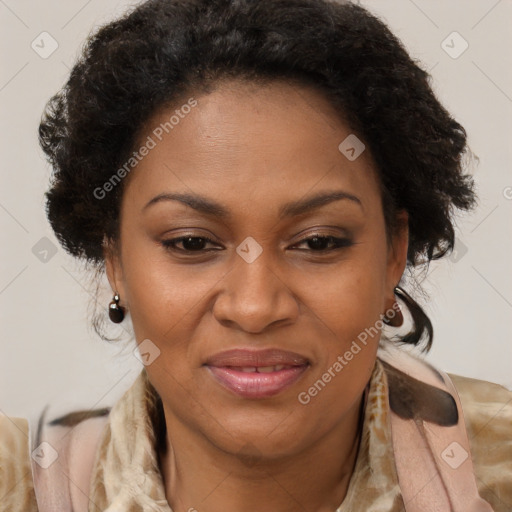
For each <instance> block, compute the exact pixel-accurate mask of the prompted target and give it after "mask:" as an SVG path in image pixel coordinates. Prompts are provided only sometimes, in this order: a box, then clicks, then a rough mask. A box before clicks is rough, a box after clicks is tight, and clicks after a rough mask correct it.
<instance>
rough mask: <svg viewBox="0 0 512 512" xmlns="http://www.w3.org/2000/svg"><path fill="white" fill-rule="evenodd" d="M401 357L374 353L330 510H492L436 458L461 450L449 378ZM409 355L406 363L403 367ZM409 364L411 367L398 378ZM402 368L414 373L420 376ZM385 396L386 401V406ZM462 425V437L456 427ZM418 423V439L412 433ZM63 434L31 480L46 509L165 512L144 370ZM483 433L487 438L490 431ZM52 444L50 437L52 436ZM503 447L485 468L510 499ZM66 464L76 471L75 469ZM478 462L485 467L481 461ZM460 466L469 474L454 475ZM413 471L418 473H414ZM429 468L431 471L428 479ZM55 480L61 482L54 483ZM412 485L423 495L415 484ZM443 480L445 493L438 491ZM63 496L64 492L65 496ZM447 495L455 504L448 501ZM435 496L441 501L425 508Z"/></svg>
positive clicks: (160, 421)
mask: <svg viewBox="0 0 512 512" xmlns="http://www.w3.org/2000/svg"><path fill="white" fill-rule="evenodd" d="M394 357H395V358H396V357H397V356H396V355H395V356H394ZM403 357H404V360H403V361H402V362H400V364H399V365H398V368H399V369H394V368H390V366H389V364H388V363H386V356H385V354H383V353H382V351H381V353H380V359H377V360H376V363H375V366H374V369H373V372H372V375H371V378H370V382H369V388H368V395H367V404H366V407H365V409H364V420H363V428H362V434H361V442H360V446H359V452H358V455H357V459H356V464H355V468H354V472H353V474H352V477H351V480H350V483H349V487H348V490H347V494H346V497H345V499H344V500H343V503H342V504H341V505H340V506H339V507H338V508H337V509H336V512H403V511H404V510H405V508H407V511H408V512H409V511H420V512H423V511H424V510H436V511H437V510H439V511H442V512H445V511H447V510H453V511H457V512H458V511H461V512H467V510H472V511H473V510H474V511H477V510H478V511H486V512H487V511H490V510H492V509H491V508H490V507H489V506H488V504H487V503H486V502H484V501H483V500H481V499H480V498H479V497H478V492H477V490H476V484H475V479H474V476H473V467H472V464H471V458H470V457H469V459H468V461H467V462H465V464H462V465H461V466H460V468H458V469H457V471H456V473H453V475H454V476H455V478H451V473H450V471H451V468H448V466H447V465H446V463H445V462H443V460H441V455H440V454H441V451H442V450H441V448H442V449H444V447H445V445H446V446H448V445H449V442H450V441H451V440H452V439H456V440H458V441H460V443H462V444H463V445H464V446H465V447H466V448H467V451H468V452H469V442H468V440H467V436H466V432H465V430H464V428H463V426H464V419H463V417H462V410H461V408H460V403H459V402H458V397H457V393H456V392H455V389H454V388H451V389H450V386H451V381H450V379H449V378H448V377H447V376H446V375H445V374H442V372H437V371H435V370H434V371H433V372H432V371H431V369H429V368H428V366H427V365H425V364H424V363H420V362H418V361H416V362H414V361H413V360H412V359H410V358H408V357H407V356H403ZM392 359H393V358H392ZM398 359H400V356H398ZM387 360H388V361H389V360H390V359H389V358H388V359H387ZM411 361H412V367H408V364H409V363H411ZM402 370H403V371H402ZM409 370H412V371H411V372H409V375H407V372H408V371H409ZM404 371H405V372H406V373H404ZM411 375H414V376H419V378H420V380H417V379H415V378H414V377H411ZM466 380H468V379H466ZM469 380H470V379H469ZM474 382H478V381H474ZM447 383H448V387H447V385H446V384H447ZM390 386H391V393H389V390H390ZM483 387H485V391H486V392H489V396H493V397H498V396H500V399H503V400H504V401H507V400H509V398H508V397H509V395H510V392H507V391H506V390H504V388H501V390H502V391H499V390H498V389H497V388H499V386H496V385H493V384H490V383H484V386H480V387H479V389H483ZM489 387H493V389H490V388H489ZM488 388H489V389H488ZM443 389H444V390H445V391H443ZM447 389H448V390H449V392H447V391H446V390H447ZM450 393H451V394H450ZM452 396H454V397H455V399H453V398H452ZM390 402H391V403H394V409H393V411H392V410H391V408H390ZM456 402H457V403H458V405H457V404H456ZM470 404H471V402H470ZM474 407H476V408H477V410H479V411H480V410H481V409H482V405H481V403H480V404H479V403H476V404H475V406H474ZM457 409H458V413H457ZM510 409H511V408H508V409H506V410H507V411H509V412H507V414H508V415H511V413H510ZM397 412H398V413H399V414H400V415H401V417H399V416H398V414H397ZM472 415H473V413H472ZM87 424H89V426H88V425H87ZM501 425H502V422H497V423H496V425H495V428H497V429H498V430H497V431H496V432H499V436H500V439H502V440H504V439H506V436H504V435H503V433H502V432H500V429H501V428H502V427H501ZM392 426H393V428H392ZM417 426H419V428H416V427H417ZM461 426H462V432H463V435H461V433H460V432H459V433H457V429H458V428H460V427H461ZM425 427H427V428H426V429H425ZM52 428H64V427H52ZM68 430H69V427H68ZM421 430H423V434H422V435H425V434H426V437H423V438H422V437H421V436H420V435H419V434H418V431H421ZM425 430H427V432H426V433H425ZM71 431H72V435H71V436H69V437H68V441H67V442H64V445H63V446H65V447H66V448H65V449H64V450H62V451H61V452H60V453H61V457H60V462H59V463H62V471H60V475H59V466H58V464H57V463H56V464H54V465H53V466H52V467H51V468H50V471H48V470H45V471H39V472H38V473H39V474H42V475H45V478H47V479H48V480H47V481H46V484H47V485H45V482H44V481H40V482H39V484H38V487H40V488H43V489H44V492H41V494H40V495H38V499H39V498H40V497H42V498H43V499H45V497H46V496H47V495H51V494H52V493H53V494H54V496H53V498H52V499H54V501H51V499H50V500H49V501H48V502H46V503H48V504H49V505H47V504H46V503H45V506H43V507H41V506H40V509H41V511H42V512H46V511H47V510H48V511H51V512H53V511H54V510H55V504H58V506H59V507H60V508H59V510H64V509H65V510H66V511H67V510H71V509H72V506H71V503H73V506H74V508H75V510H77V511H81V510H88V512H100V511H101V512H140V511H158V512H172V510H171V508H170V506H169V504H168V502H167V500H166V497H165V487H164V483H163V481H162V475H161V473H160V470H159V465H158V455H157V453H158V451H159V446H157V443H158V442H162V440H165V420H164V416H163V409H162V405H161V399H160V397H159V396H158V393H157V392H156V390H155V389H154V387H153V386H152V385H151V383H150V382H149V379H148V375H147V373H146V371H145V369H143V370H142V372H141V374H140V375H139V377H138V378H137V379H136V381H135V382H134V384H133V385H132V387H131V388H130V389H129V390H128V391H127V392H126V393H125V394H124V395H123V396H122V398H121V399H120V400H119V401H118V402H117V403H116V404H115V406H114V407H113V408H112V410H111V411H110V414H109V416H108V418H107V417H104V418H95V419H93V420H90V421H89V420H88V421H83V422H81V423H79V424H78V425H77V426H75V427H73V428H72V429H71ZM64 433H65V435H67V434H68V433H69V432H67V431H66V430H65V429H64ZM489 435H490V438H489V440H490V441H491V442H492V441H493V440H494V439H493V438H494V434H493V432H490V433H489ZM397 436H398V437H397ZM57 437H58V436H57ZM60 437H62V435H61V436H60ZM64 437H65V436H64ZM404 437H408V439H407V441H406V442H404V441H403V439H402V438H404ZM464 437H465V439H464ZM50 441H51V440H50ZM482 441H484V442H483V443H482V449H481V450H480V449H479V450H478V452H479V456H481V454H482V453H484V452H485V451H487V441H488V440H487V439H485V440H482ZM53 442H57V443H58V442H59V441H58V440H57V439H55V440H54V441H53ZM393 446H395V450H394V449H393ZM503 446H504V452H503V457H504V461H505V463H506V464H508V466H505V474H503V471H501V472H500V474H499V475H498V474H497V473H496V472H495V471H494V467H492V468H490V470H489V474H491V473H492V476H493V479H494V480H495V483H496V486H497V487H496V489H497V490H498V492H501V493H502V497H503V498H504V499H509V498H508V497H507V496H508V495H506V493H507V492H508V491H506V489H508V487H507V484H506V482H507V481H508V480H507V479H508V478H509V477H507V474H508V475H510V474H511V472H512V471H511V467H510V464H509V461H508V458H507V455H506V453H508V452H510V449H511V446H510V445H507V446H505V445H503ZM432 448H434V449H432ZM507 450H508V452H507ZM411 457H412V458H411ZM429 457H430V459H431V460H429ZM88 459H89V460H88ZM507 461H508V462H507ZM445 466H446V467H445ZM73 467H75V468H79V469H78V470H77V472H76V474H75V473H73V471H72V469H73ZM68 468H69V470H68ZM84 468H89V470H86V469H84ZM397 468H398V472H397ZM507 468H508V469H507ZM439 469H440V472H439ZM483 469H484V470H486V468H485V467H483ZM428 471H430V473H428ZM507 471H508V473H507ZM422 472H423V473H422ZM463 473H466V476H469V478H466V477H465V478H461V475H463ZM418 474H419V475H420V478H414V476H415V475H418ZM481 474H482V473H481ZM52 475H53V476H52ZM429 475H434V476H436V475H437V476H436V478H430V476H429ZM426 476H428V478H426ZM439 476H440V478H438V477H439ZM59 478H60V481H61V483H62V485H59V483H58V482H57V480H58V479H59ZM399 479H400V486H399V483H398V482H399ZM419 482H420V483H421V491H422V492H417V490H416V489H414V487H415V486H417V484H418V483H419ZM425 482H426V483H425ZM468 484H469V485H468ZM461 485H462V487H461ZM64 486H66V487H67V486H69V492H66V491H65V490H63V487H64ZM447 486H448V491H449V492H448V493H446V492H445V490H446V488H447ZM58 494H60V495H61V496H57V495H58ZM65 495H71V497H70V498H69V499H68V498H66V497H65ZM441 495H442V496H441ZM449 495H451V496H449ZM63 496H64V497H63ZM494 496H495V494H494ZM438 497H439V499H438ZM452 498H453V499H454V501H453V503H456V506H452V505H451V504H448V503H449V500H450V499H452ZM486 499H488V498H487V496H486ZM66 500H67V501H66ZM447 500H448V501H447ZM404 501H405V502H406V504H407V507H405V505H404ZM434 502H437V503H439V504H440V505H439V506H438V507H437V508H433V507H432V506H431V505H432V503H434ZM503 503H506V502H505V501H503ZM52 504H53V507H52ZM40 505H41V503H40ZM425 507H426V508H425ZM472 507H473V508H472ZM496 510H508V509H506V508H503V509H499V508H497V509H496Z"/></svg>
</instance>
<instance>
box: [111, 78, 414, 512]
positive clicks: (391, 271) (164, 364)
mask: <svg viewBox="0 0 512 512" xmlns="http://www.w3.org/2000/svg"><path fill="white" fill-rule="evenodd" d="M190 96H193V97H194V98H195V99H197V101H198V105H197V106H196V107H195V108H193V109H192V110H191V112H190V113H189V114H188V115H186V116H184V118H183V119H180V122H179V124H178V125H176V126H175V127H174V129H173V130H172V131H170V132H169V134H167V135H166V136H165V137H164V138H163V140H162V141H161V142H159V143H158V144H157V146H156V147H155V148H154V149H152V150H151V151H150V152H149V154H148V155H147V156H146V157H145V158H144V159H143V160H142V161H141V162H140V163H139V164H138V165H137V167H136V169H135V170H134V171H133V172H132V174H130V176H129V178H127V182H126V183H125V190H124V193H123V198H122V205H121V212H120V219H121V221H120V222H121V231H120V240H119V243H118V245H117V246H115V247H110V248H109V247H107V248H106V249H105V260H106V269H107V275H108V279H109V281H110V284H111V286H112V289H113V290H117V291H118V292H119V294H120V297H121V305H122V306H124V307H125V308H126V309H127V310H128V311H129V312H130V314H131V317H132V322H133V326H134V331H135V335H136V339H137V341H138V342H139V343H140V342H141V341H142V340H145V339H150V340H151V341H152V342H153V343H154V344H155V345H156V346H157V347H158V348H159V350H160V351H161V352H160V355H159V356H158V357H157V358H156V359H155V360H154V362H152V363H151V364H150V365H149V366H147V367H146V370H147V372H148V375H149V378H150V381H151V383H152V384H153V385H154V387H155V388H156V390H157V391H158V393H159V394H160V396H161V397H162V401H163V405H164V412H165V420H166V424H167V432H168V434H167V443H168V447H169V449H168V451H167V453H165V454H164V453H161V454H159V455H160V464H161V470H162V474H163V479H164V484H165V489H166V495H167V499H168V501H169V504H170V506H171V507H172V509H173V510H174V511H175V512H185V511H188V510H189V509H190V508H195V509H196V510H198V511H199V512H203V511H204V512H220V511H223V512H226V511H227V512H235V511H240V510H244V512H252V511H256V510H258V511H261V510H279V511H280V512H288V511H290V512H291V511H294V512H296V511H303V510H308V511H309V510H311V511H313V510H314V511H322V512H323V511H325V512H327V511H331V512H332V510H334V509H335V508H336V507H338V506H339V505H340V503H341V502H342V501H343V499H344V497H345V495H346V491H347V487H348V483H349V479H350V476H351V474H352V471H353V467H354V463H355V460H356V455H357V448H358V442H359V433H358V423H359V411H360V406H361V402H362V398H363V392H364V390H365V387H366V385H367V383H368V381H369V378H370V376H371V372H372V369H373V367H374V363H375V358H376V351H377V346H378V341H379V340H378V336H376V337H374V338H373V339H372V338H370V339H369V341H368V343H367V345H366V346H365V347H363V349H362V350H361V352H359V353H358V354H357V355H356V356H354V358H353V359H352V361H350V362H349V364H347V366H345V367H344V369H343V371H341V372H339V373H338V374H337V375H336V377H335V378H333V379H332V380H331V382H329V383H328V384H327V385H326V386H325V388H324V389H323V390H322V391H321V392H320V393H318V395H317V396H315V397H313V398H312V399H311V401H310V402H309V403H308V404H307V405H302V404H301V403H299V401H298V399H297V396H298V394H299V393H300V392H302V391H307V390H308V388H309V387H310V386H312V385H313V383H314V382H316V381H317V380H318V379H320V378H321V376H322V374H323V373H324V372H325V371H326V370H327V369H328V368H329V367H331V366H332V365H333V363H334V362H335V361H336V359H337V357H338V356H340V355H343V354H344V353H345V352H346V351H347V350H348V349H349V347H350V345H351V343H352V341H353V340H355V339H357V336H358V334H359V333H361V332H362V331H364V329H365V328H367V327H370V326H373V325H375V323H376V322H377V321H378V320H379V319H380V318H381V316H380V315H381V314H383V313H384V312H385V311H386V310H388V309H389V308H391V307H392V305H393V303H394V300H395V299H394V295H393V289H394V287H395V286H396V285H397V283H398V282H399V280H400V277H401V275H402V273H403V271H404V267H405V263H406V253H407V227H406V216H405V214H403V213H402V214H401V215H400V217H399V219H400V220H401V221H402V223H401V226H402V227H401V229H398V230H397V231H396V232H394V233H393V234H392V237H391V238H389V239H388V238H387V236H386V226H385V223H384V215H383V210H382V202H381V196H380V191H379V184H378V178H377V172H376V168H375V164H374V161H373V159H372V157H371V154H370V151H369V149H368V146H367V148H366V150H365V151H364V152H363V153H362V154H361V156H359V157H358V158H357V159H356V160H355V161H349V160H348V159H347V158H346V157H345V156H344V155H343V154H342V153H341V152H340V151H339V150H338V145H339V144H340V142H341V141H343V140H344V139H345V138H346V137H347V136H348V135H349V134H351V133H352V130H351V129H350V127H349V126H348V125H347V124H346V123H345V122H344V121H343V120H342V119H341V118H340V115H339V114H337V113H336V111H335V110H334V109H333V107H332V105H331V104H330V103H329V102H328V101H327V100H326V99H325V97H324V96H322V94H321V93H320V92H318V91H317V90H315V89H313V88H310V87H307V86H297V85H290V84H286V83H282V82H271V83H269V84H268V85H261V84H260V85H255V84H251V83H246V82H241V81H227V82H221V83H220V84H219V87H218V88H217V89H216V90H214V91H213V92H211V93H209V94H205V95H194V94H191V95H190ZM185 102H186V100H185V101H184V102H183V104H184V103H185ZM175 108H179V105H178V106H177V107H176V106H174V107H173V108H165V109H164V108H162V109H161V110H160V111H158V112H157V113H156V114H155V115H154V116H153V118H152V119H151V120H150V121H149V123H147V125H146V128H145V130H143V131H142V136H141V141H143V140H145V139H146V137H147V135H150V134H151V131H152V129H154V127H156V126H158V125H159V124H160V123H161V122H165V121H167V120H168V119H169V117H170V116H171V115H172V113H173V112H174V109H175ZM333 190H342V191H344V192H346V193H348V194H352V195H354V196H356V197H357V198H358V199H359V201H360V203H359V204H358V203H357V202H356V201H352V200H349V199H343V200H337V201H332V202H330V203H328V204H324V205H323V206H321V207H319V208H316V209H314V210H311V211H309V212H306V213H304V214H302V215H299V216H293V217H289V218H284V219H280V218H279V216H278V210H279V208H280V207H281V206H282V205H283V204H285V203H288V202H291V201H298V200H303V199H305V198H307V197H310V196H312V195H315V194H317V193H319V192H332V191H333ZM165 192H166V193H171V192H172V193H176V192H179V193H189V194H195V195H201V196H205V197H207V198H209V199H210V200H213V201H216V202H218V203H220V204H221V205H222V206H223V207H224V208H225V209H227V210H228V211H229V212H230V214H231V217H230V218H228V219H222V218H219V217H218V216H215V215H205V214H204V213H201V212H198V211H196V210H195V209H194V208H192V207H190V206H187V205H185V204H183V203H181V202H179V201H175V200H168V201H159V202H156V203H155V204H153V205H151V206H149V207H147V208H146V209H144V206H145V205H146V204H147V203H148V202H149V201H150V200H151V199H152V198H154V197H155V196H157V195H158V194H161V193H165ZM315 234H317V235H321V236H327V237H328V236H333V237H338V238H341V239H347V238H348V239H349V240H350V241H351V242H352V245H350V246H346V247H341V248H339V249H336V250H330V251H326V250H324V251H323V252H322V251H321V250H318V249H317V250H316V251H315V247H318V246H315V245H314V244H313V245H312V244H311V243H308V242H307V241H306V242H304V241H301V240H302V239H304V238H312V237H313V235H315ZM183 235H190V236H194V237H208V238H211V239H213V241H214V242H213V243H206V244H205V245H204V249H203V251H202V252H191V253H190V252H189V253H188V254H187V253H184V252H183V249H184V248H189V249H190V248H191V245H190V244H188V245H186V246H184V245H183V243H179V244H178V245H177V248H176V249H175V250H174V251H173V250H172V249H170V248H166V247H164V246H162V244H161V242H162V240H168V239H172V238H177V237H179V236H183ZM248 236H250V237H252V238H254V239H255V240H256V241H257V242H258V244H259V245H260V246H261V248H262V249H263V252H262V253H261V255H260V256H259V257H258V258H257V259H256V260H255V261H253V262H252V263H247V262H246V261H245V260H244V259H242V258H241V257H240V256H239V255H238V254H237V252H236V248H237V246H239V245H240V244H241V242H242V241H243V240H244V239H245V238H246V237H248ZM196 242H197V240H196ZM332 246H333V244H332V243H331V244H326V246H324V247H327V248H328V249H329V248H331V247H332ZM193 247H194V246H193V245H192V248H193ZM196 247H197V245H196ZM200 247H201V246H200ZM179 249H182V252H180V251H179ZM208 249H218V250H212V251H209V252H208ZM235 347H236V348H240V347H244V348H256V349H257V348H269V347H275V348H281V349H284V350H291V351H294V352H298V353H299V354H301V355H303V356H304V357H307V358H308V359H309V360H310V361H311V365H310V367H309V368H308V369H307V371H306V372H305V373H304V374H303V375H302V377H301V379H300V380H299V381H298V382H296V383H295V384H294V385H293V386H292V387H290V388H288V389H287V390H285V391H283V392H281V393H280V394H278V395H275V396H273V397H269V398H265V399H244V398H241V397H239V396H237V395H235V394H233V393H231V392H230V391H227V390H226V389H224V388H223V387H221V386H220V385H219V384H218V383H217V382H216V381H215V380H214V379H213V378H212V377H211V376H210V374H209V371H208V370H207V369H206V368H205V367H204V366H203V363H204V362H205V360H206V358H207V357H209V356H211V355H213V354H215V353H218V352H220V351H223V350H227V349H231V348H235Z"/></svg>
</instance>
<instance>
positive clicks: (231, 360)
mask: <svg viewBox="0 0 512 512" xmlns="http://www.w3.org/2000/svg"><path fill="white" fill-rule="evenodd" d="M308 363H309V361H308V359H306V358H305V357H303V356H301V355H300V354H297V353H296V352H289V351H286V350H279V349H276V348H268V349H264V350H248V349H233V350H227V351H225V352H219V353H218V354H214V355H213V356H210V357H209V358H208V359H207V360H206V363H205V364H206V365H208V366H219V367H222V366H236V367H256V368H258V367H261V366H276V365H285V366H303V365H305V364H308Z"/></svg>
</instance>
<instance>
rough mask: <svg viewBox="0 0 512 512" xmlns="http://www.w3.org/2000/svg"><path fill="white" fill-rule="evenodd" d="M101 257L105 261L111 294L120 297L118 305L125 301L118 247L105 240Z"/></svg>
mask: <svg viewBox="0 0 512 512" xmlns="http://www.w3.org/2000/svg"><path fill="white" fill-rule="evenodd" d="M103 256H104V259H105V271H106V274H107V278H108V282H109V283H110V287H111V288H112V292H117V293H118V294H119V296H120V299H121V300H120V303H121V304H122V303H123V302H125V301H126V295H125V287H124V275H123V266H122V263H121V254H120V249H119V247H118V245H117V244H116V243H115V242H113V241H111V240H106V241H104V242H103Z"/></svg>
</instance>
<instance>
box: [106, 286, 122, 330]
mask: <svg viewBox="0 0 512 512" xmlns="http://www.w3.org/2000/svg"><path fill="white" fill-rule="evenodd" d="M108 316H109V318H110V320H111V321H112V322H114V323H115V324H119V323H121V322H122V321H123V320H124V308H123V307H122V306H120V305H119V295H118V293H117V292H115V293H114V297H113V298H112V302H111V303H110V304H109V305H108Z"/></svg>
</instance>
